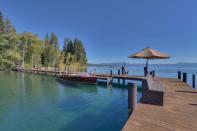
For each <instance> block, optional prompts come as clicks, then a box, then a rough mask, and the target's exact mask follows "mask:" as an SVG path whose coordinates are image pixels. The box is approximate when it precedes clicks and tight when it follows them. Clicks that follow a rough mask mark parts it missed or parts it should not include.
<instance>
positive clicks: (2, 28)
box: [0, 11, 5, 35]
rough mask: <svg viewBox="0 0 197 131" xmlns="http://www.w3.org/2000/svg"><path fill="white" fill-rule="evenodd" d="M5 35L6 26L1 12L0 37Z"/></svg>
mask: <svg viewBox="0 0 197 131" xmlns="http://www.w3.org/2000/svg"><path fill="white" fill-rule="evenodd" d="M4 33H5V26H4V20H3V14H2V12H1V11H0V35H2V34H4Z"/></svg>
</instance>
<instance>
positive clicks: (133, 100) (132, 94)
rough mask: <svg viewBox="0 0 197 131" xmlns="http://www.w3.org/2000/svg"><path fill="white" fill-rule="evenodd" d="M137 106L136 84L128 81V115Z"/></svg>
mask: <svg viewBox="0 0 197 131" xmlns="http://www.w3.org/2000/svg"><path fill="white" fill-rule="evenodd" d="M136 106H137V85H136V84H135V83H128V112H129V115H131V113H132V112H133V111H134V110H135V108H136Z"/></svg>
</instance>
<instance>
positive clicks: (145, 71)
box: [144, 67, 148, 76]
mask: <svg viewBox="0 0 197 131" xmlns="http://www.w3.org/2000/svg"><path fill="white" fill-rule="evenodd" d="M147 74H148V71H147V67H144V76H147Z"/></svg>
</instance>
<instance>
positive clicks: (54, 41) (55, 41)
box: [49, 32, 59, 49]
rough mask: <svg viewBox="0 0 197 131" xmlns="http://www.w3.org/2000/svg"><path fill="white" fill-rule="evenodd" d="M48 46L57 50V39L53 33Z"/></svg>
mask: <svg viewBox="0 0 197 131" xmlns="http://www.w3.org/2000/svg"><path fill="white" fill-rule="evenodd" d="M49 44H50V45H52V46H53V47H55V48H56V49H58V48H59V42H58V38H57V35H56V34H55V33H54V32H52V33H51V36H50V40H49Z"/></svg>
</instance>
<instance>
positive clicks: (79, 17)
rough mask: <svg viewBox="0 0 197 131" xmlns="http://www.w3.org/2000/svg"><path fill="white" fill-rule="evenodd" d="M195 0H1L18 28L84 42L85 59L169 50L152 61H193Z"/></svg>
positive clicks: (103, 59)
mask: <svg viewBox="0 0 197 131" xmlns="http://www.w3.org/2000/svg"><path fill="white" fill-rule="evenodd" d="M196 5H197V1H196V0H0V10H1V11H2V12H3V14H4V16H5V17H8V18H9V19H10V20H11V21H12V23H13V24H14V25H15V27H16V29H17V31H18V32H23V31H31V32H33V33H37V34H39V36H40V38H44V36H45V34H46V33H48V32H52V31H53V32H55V33H56V34H57V35H58V37H59V41H60V44H61V45H62V44H63V40H64V38H65V36H67V37H71V38H74V37H78V38H79V39H81V40H82V41H83V42H84V45H85V48H86V51H87V56H88V61H89V62H90V63H101V62H123V61H124V60H125V61H126V62H130V63H132V62H137V63H142V62H144V60H134V59H128V58H127V56H128V55H130V54H132V53H135V52H137V51H139V50H140V49H142V48H145V47H147V46H149V47H151V48H154V49H157V50H160V51H161V52H164V53H167V54H170V55H171V56H172V58H171V59H168V60H154V61H152V63H160V62H162V63H172V62H173V63H174V62H197V8H196Z"/></svg>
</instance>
